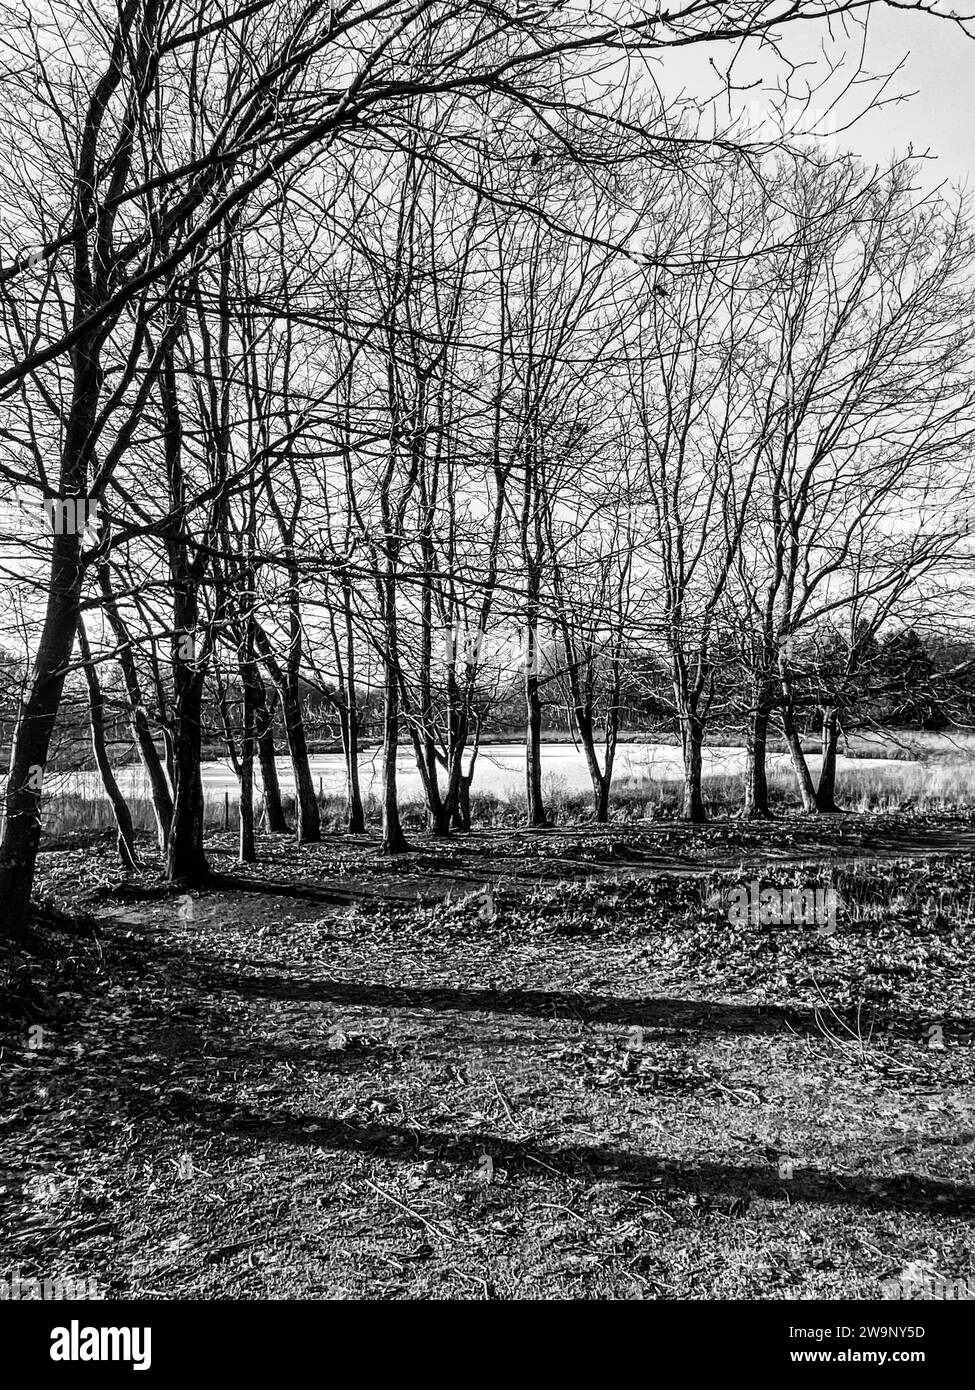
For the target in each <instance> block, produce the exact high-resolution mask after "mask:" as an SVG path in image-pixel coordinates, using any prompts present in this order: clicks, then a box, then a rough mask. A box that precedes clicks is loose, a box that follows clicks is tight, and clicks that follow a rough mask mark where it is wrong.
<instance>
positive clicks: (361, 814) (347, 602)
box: [342, 585, 366, 835]
mask: <svg viewBox="0 0 975 1390" xmlns="http://www.w3.org/2000/svg"><path fill="white" fill-rule="evenodd" d="M342 599H343V612H344V617H345V663H344V670H343V677H344V680H343V684H344V687H345V699H344V705H345V719H344V721H343V723H342V747H343V751H344V753H345V774H346V787H347V797H348V820H347V829H348V832H349V834H350V835H362V834H364V833H365V829H366V813H365V811H364V810H363V807H362V788H361V785H360V782H359V703H358V697H357V695H356V688H355V679H356V660H355V634H354V632H353V628H352V594H351V591H350V589H349V587H348V585H344V586H343V589H342Z"/></svg>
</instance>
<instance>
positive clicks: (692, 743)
mask: <svg viewBox="0 0 975 1390" xmlns="http://www.w3.org/2000/svg"><path fill="white" fill-rule="evenodd" d="M703 745H704V726H703V724H702V722H701V719H700V718H699V716H698V715H697V714H695V713H693V712H691V711H685V713H684V714H683V715H682V718H681V748H682V751H683V756H684V800H683V806H682V810H681V814H682V816H683V818H684V820H686V821H693V822H695V823H697V824H702V823H703V822H705V821H706V820H707V818H708V816H707V811H706V810H705V806H704V793H703V790H702V774H703V752H702V750H703Z"/></svg>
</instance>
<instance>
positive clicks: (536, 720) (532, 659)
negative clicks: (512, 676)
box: [525, 621, 551, 826]
mask: <svg viewBox="0 0 975 1390" xmlns="http://www.w3.org/2000/svg"><path fill="white" fill-rule="evenodd" d="M527 638H528V647H527V652H526V658H525V711H526V715H527V728H526V732H525V783H526V787H527V792H528V824H529V825H538V826H543V825H551V821H550V820H549V818H548V816H547V814H546V812H545V798H544V795H543V793H542V698H541V683H540V681H539V678H538V665H539V656H538V627H537V625H536V624H535V623H534V622H532V621H529V623H528V627H527Z"/></svg>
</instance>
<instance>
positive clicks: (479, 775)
mask: <svg viewBox="0 0 975 1390" xmlns="http://www.w3.org/2000/svg"><path fill="white" fill-rule="evenodd" d="M310 764H311V773H312V777H313V779H314V782H315V787H316V788H317V787H318V786H319V784H321V788H322V791H323V792H324V793H325V795H333V796H341V795H342V794H343V793H344V791H345V766H344V763H343V761H342V755H341V754H340V753H325V754H321V755H319V756H318V757H314V758H312V759H311V760H310ZM744 764H745V750H744V749H743V748H728V747H721V746H715V747H711V748H709V747H705V748H704V752H703V765H704V776H705V777H706V778H707V777H715V776H721V775H723V774H726V773H735V772H740V771H742V769H743V768H744ZM277 765H278V778H279V780H280V782H281V789H282V791H286V792H293V791H294V778H293V776H292V774H291V764H290V762H289V761H288V759H287V758H278V760H277ZM464 765H465V769H466V766H467V762H466V760H465V764H464ZM809 765H810V768H811V770H812V772H813V776H814V777H815V775H816V772H817V770H818V766H819V759H818V757H816V756H812V755H810V757H809ZM836 765H837V769H838V770H839V771H842V770H844V769H848V768H850V767H861V768H862V767H869V768H876V769H880V768H887V767H898V768H901V769H903V768H904V767H905V766H907V764H905V763H904V762H903V761H898V760H896V759H893V758H871V759H870V760H869V761H867V762H865V761H864V760H863V759H862V758H843V757H838V758H837V760H836ZM768 766H769V771H770V772H772V771H774V770H776V769H778V768H788V767H789V766H790V764H789V757H788V754H786V753H777V754H771V755H770V756H769V759H768ZM524 768H525V750H524V745H523V744H520V743H500V744H491V745H489V746H487V747H483V748H482V749H481V751H480V753H479V754H478V757H477V765H476V767H475V772H474V783H473V786H474V790H475V791H479V792H493V793H494V794H495V795H496V796H499V797H503V798H507V797H510V796H515V795H518V794H520V793H522V792H523V791H524V786H525V772H524ZM396 770H397V780H398V782H399V788H400V793H401V796H402V798H403V799H404V800H413V799H419V798H420V797H421V795H422V787H421V782H420V776H419V773H418V772H417V770H416V763H415V762H414V760H413V752H412V749H404V750H403V751H402V753H401V755H400V757H398V758H397V760H396ZM202 773H203V787H204V792H205V793H206V794H207V795H208V796H216V797H220V798H221V799H222V798H223V794H224V792H229V794H230V799H231V800H232V801H233V800H235V799H236V797H237V793H238V787H237V778H236V776H235V774H234V772H233V769H232V768H231V766H230V764H229V762H223V761H214V762H208V763H204V764H203V766H202ZM254 773H255V780H256V782H257V785H258V786H260V769H259V766H258V764H257V763H256V762H255V765H254ZM116 776H117V778H118V782H119V786H120V787H121V789H122V792H123V794H124V795H125V796H127V797H148V795H149V788H148V783H147V780H146V776H145V773H144V772H143V770H142V768H141V766H134V767H123V768H118V769H117V770H116ZM359 776H360V782H361V787H362V795H363V797H364V798H367V797H369V796H370V795H373V796H376V797H378V796H379V794H380V792H381V790H382V752H381V750H380V749H378V748H376V749H370V750H368V751H367V752H365V753H363V754H361V755H360V758H359ZM682 776H683V768H682V764H681V750H680V748H679V747H676V746H674V745H670V744H663V743H622V744H620V745H619V747H618V748H617V751H616V763H615V766H614V769H613V785H614V786H620V785H627V784H630V785H632V784H633V783H635V782H679V781H680V780H681V778H682ZM542 777H543V783H544V785H545V788H546V790H547V791H548V792H549V793H551V792H552V791H564V792H577V791H589V790H590V781H589V773H588V770H587V768H586V759H585V755H584V754H583V752H582V750H581V748H580V749H576V748H574V747H573V746H572V744H571V743H547V744H543V746H542ZM441 780H442V779H441ZM45 789H46V791H47V792H48V794H53V795H58V794H59V793H60V794H70V793H77V792H82V791H83V792H84V793H85V794H86V795H88V796H89V797H92V798H94V797H101V796H102V794H103V793H102V787H101V781H100V779H99V777H98V774H97V772H83V773H71V774H68V775H67V776H65V777H62V778H60V779H55V778H54V777H49V778H48V780H47V782H46V783H45Z"/></svg>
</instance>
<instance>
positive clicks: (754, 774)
mask: <svg viewBox="0 0 975 1390" xmlns="http://www.w3.org/2000/svg"><path fill="white" fill-rule="evenodd" d="M771 715H772V711H771V708H770V706H769V704H768V701H767V698H766V697H765V696H764V695H763V694H762V693H761V692H758V691H757V692H756V695H755V704H754V707H753V708H752V710H751V713H750V716H749V720H748V729H747V733H746V739H745V800H744V805H743V806H742V815H743V816H747V817H756V818H758V817H769V816H771V814H772V813H771V811H770V809H769V804H768V770H767V765H766V758H767V753H768V726H769V720H770V718H771Z"/></svg>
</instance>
